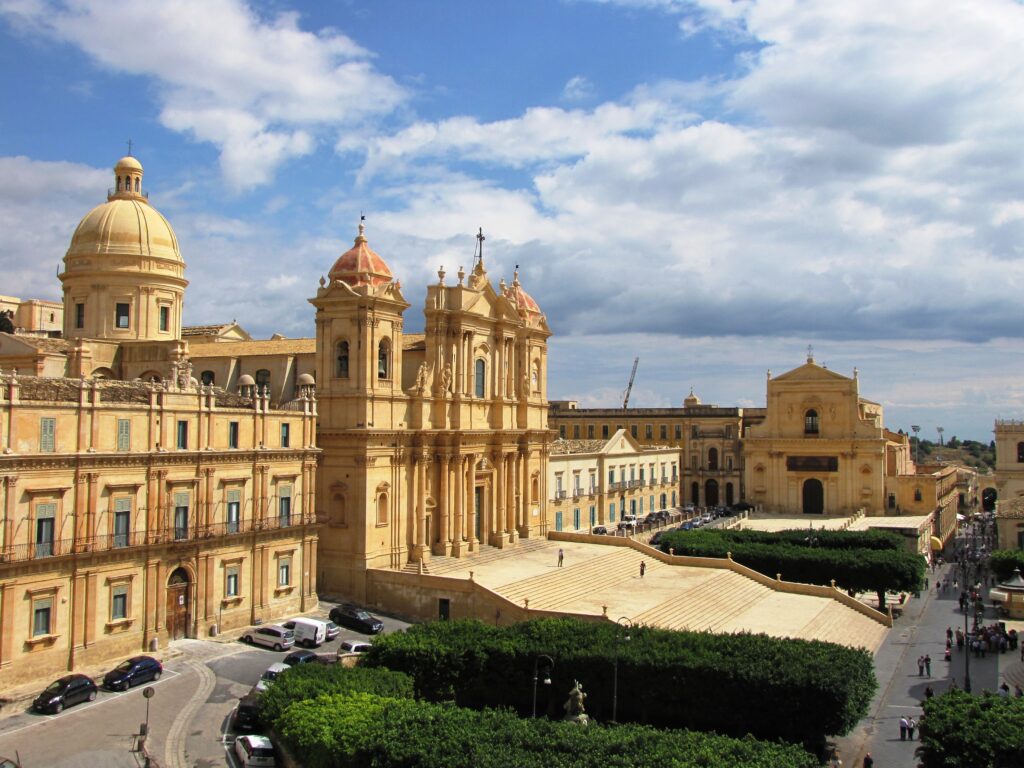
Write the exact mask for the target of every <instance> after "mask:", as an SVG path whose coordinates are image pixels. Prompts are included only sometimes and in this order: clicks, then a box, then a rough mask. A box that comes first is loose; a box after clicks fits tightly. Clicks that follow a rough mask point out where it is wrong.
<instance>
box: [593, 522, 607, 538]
mask: <svg viewBox="0 0 1024 768" xmlns="http://www.w3.org/2000/svg"><path fill="white" fill-rule="evenodd" d="M591 533H592V534H594V535H595V536H607V535H608V529H607V528H606V527H605V526H603V525H595V526H594V530H592V531H591Z"/></svg>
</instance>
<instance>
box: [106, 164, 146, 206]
mask: <svg viewBox="0 0 1024 768" xmlns="http://www.w3.org/2000/svg"><path fill="white" fill-rule="evenodd" d="M132 197H138V198H143V199H146V198H148V197H149V195H147V194H146V193H145V192H143V191H142V163H140V162H139V161H138V160H136V159H135V158H134V157H132V156H131V155H130V154H128V155H125V156H124V157H122V158H121V159H120V160H118V161H117V164H116V165H115V166H114V186H113V187H112V188H111V189H110V191H109V192H108V193H107V200H115V199H123V198H132Z"/></svg>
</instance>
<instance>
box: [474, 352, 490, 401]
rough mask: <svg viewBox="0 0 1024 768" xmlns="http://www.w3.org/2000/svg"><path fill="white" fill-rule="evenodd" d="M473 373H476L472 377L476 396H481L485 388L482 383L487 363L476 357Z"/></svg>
mask: <svg viewBox="0 0 1024 768" xmlns="http://www.w3.org/2000/svg"><path fill="white" fill-rule="evenodd" d="M475 374H476V375H475V377H474V382H475V392H476V396H477V397H483V396H484V391H485V389H486V387H485V386H484V385H485V384H486V379H487V363H485V362H484V361H483V360H480V359H478V360H477V361H476V370H475Z"/></svg>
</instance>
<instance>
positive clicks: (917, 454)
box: [910, 424, 921, 464]
mask: <svg viewBox="0 0 1024 768" xmlns="http://www.w3.org/2000/svg"><path fill="white" fill-rule="evenodd" d="M910 428H911V429H912V430H914V463H915V464H920V463H921V438H920V437H919V435H920V434H921V425H920V424H911V425H910Z"/></svg>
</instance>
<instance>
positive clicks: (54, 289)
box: [0, 0, 1024, 439]
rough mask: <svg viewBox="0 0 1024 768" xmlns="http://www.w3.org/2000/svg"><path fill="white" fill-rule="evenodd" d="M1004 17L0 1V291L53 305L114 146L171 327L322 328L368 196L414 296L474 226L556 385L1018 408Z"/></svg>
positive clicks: (607, 393)
mask: <svg viewBox="0 0 1024 768" xmlns="http://www.w3.org/2000/svg"><path fill="white" fill-rule="evenodd" d="M1021 50H1024V6H1022V5H1021V3H1019V2H1016V0H972V1H971V2H949V3H942V4H935V3H934V2H928V1H926V0H900V1H899V2H883V0H864V1H863V2H858V3H836V2H834V0H832V1H830V0H825V1H824V2H812V1H807V2H796V1H795V0H792V1H787V0H774V2H763V1H762V0H739V1H736V2H730V1H729V0H693V1H692V2H691V1H689V0H604V1H603V2H601V1H599V0H565V1H563V2H559V1H558V0H547V1H546V2H540V1H539V0H524V1H523V2H516V3H504V2H500V3H499V2H482V1H480V0H478V1H477V2H436V3H425V2H398V1H397V0H395V1H388V0H382V1H378V2H369V1H366V2H363V1H357V0H349V1H348V2H332V3H298V2H283V1H276V2H268V3H259V4H257V3H245V2H243V1H242V0H202V1H201V2H200V0H168V1H166V2H139V1H137V0H136V1H135V2H124V1H122V0H103V1H101V0H64V1H63V2H62V1H59V0H0V269H2V274H3V275H4V279H3V280H2V282H0V293H4V294H11V295H16V296H22V297H28V296H40V297H50V298H55V297H57V296H58V284H57V281H56V280H55V279H54V273H55V271H56V268H57V265H58V264H59V261H60V259H61V257H62V256H63V253H64V250H65V249H66V247H67V243H68V240H69V238H70V235H71V232H72V231H73V229H74V226H75V224H76V223H77V221H78V219H79V218H80V217H81V216H82V215H83V214H84V213H85V212H86V211H88V210H89V208H91V207H92V206H93V205H95V204H97V203H98V202H101V201H102V200H103V199H104V197H103V195H104V192H105V190H106V187H107V186H109V184H110V175H111V174H110V168H111V166H112V165H113V163H114V162H115V161H116V159H117V158H118V157H120V156H121V155H122V154H123V153H124V151H125V149H126V145H125V142H126V141H127V139H128V138H131V139H132V140H133V142H134V148H135V151H134V153H135V154H136V156H137V157H139V159H140V160H141V161H142V163H143V164H144V166H145V169H146V178H145V183H146V185H147V186H148V189H149V191H150V194H151V201H152V203H153V204H154V205H155V206H156V207H157V208H159V209H160V210H161V211H162V212H163V213H164V214H165V215H166V216H167V217H168V218H169V219H170V221H171V222H172V224H173V225H174V227H175V229H176V231H177V233H178V236H179V239H180V242H181V247H182V252H183V255H184V257H185V260H186V263H187V264H188V273H187V276H188V278H189V279H190V281H191V285H190V287H189V289H188V293H187V296H186V318H185V319H186V322H189V323H204V322H216V321H221V320H230V319H233V318H234V319H237V320H238V321H239V322H241V323H242V324H243V325H244V326H245V327H246V328H248V329H249V330H250V331H251V332H253V333H254V334H257V335H261V336H265V335H269V334H270V333H273V332H282V333H284V334H286V335H289V336H301V335H310V334H311V333H312V330H313V326H312V312H311V307H310V306H309V305H308V304H307V302H306V298H307V297H308V296H310V295H312V294H313V293H314V292H315V288H316V284H317V281H318V279H319V277H320V275H322V274H324V273H325V272H326V271H327V270H328V269H329V267H330V265H331V263H332V262H333V261H334V259H335V258H336V257H337V255H338V254H340V253H341V252H343V251H344V250H346V248H347V247H348V245H349V243H350V242H351V239H352V237H353V235H354V230H355V225H356V223H357V221H358V217H359V214H360V212H365V213H366V215H367V222H368V235H369V236H370V241H371V244H372V245H373V246H374V247H375V248H376V250H377V251H378V252H379V253H381V254H382V255H383V256H384V257H385V258H386V259H387V261H388V262H389V264H390V265H391V267H392V270H393V272H394V273H395V275H396V276H397V277H398V278H400V279H401V280H402V283H403V288H404V290H405V292H406V295H407V296H410V298H411V300H412V301H413V305H414V306H413V309H411V310H410V311H409V313H408V317H407V328H410V329H415V328H416V327H417V326H418V325H419V324H420V322H421V314H420V311H419V308H420V306H421V305H422V298H423V293H424V286H425V284H426V282H427V281H429V280H431V279H436V278H435V277H434V274H435V272H436V270H437V269H438V267H440V266H442V265H443V266H445V267H446V268H447V269H449V270H450V271H455V270H456V269H457V268H458V266H459V265H465V264H469V263H470V260H471V257H472V253H473V245H474V241H473V234H474V233H475V232H476V229H477V227H481V226H482V227H483V228H484V231H485V233H486V234H487V236H488V240H487V249H488V250H487V264H488V268H489V270H490V273H491V276H492V278H493V279H494V280H495V282H496V281H497V279H498V278H499V277H501V276H505V277H506V278H509V277H511V273H512V270H513V269H514V265H515V264H519V265H520V272H521V277H522V280H523V282H524V285H525V286H526V288H527V289H528V290H529V291H530V292H531V293H532V294H533V295H534V297H535V298H536V299H537V300H538V302H539V303H540V305H541V307H542V309H543V310H544V311H545V312H546V313H547V315H548V320H549V322H550V324H551V326H552V327H553V329H554V330H555V333H556V335H555V337H554V338H553V339H552V342H551V346H552V352H551V356H550V361H551V365H550V380H549V389H550V394H551V396H552V397H556V398H575V399H579V400H581V401H583V403H584V404H586V405H594V406H598V405H613V404H615V403H616V402H617V401H618V400H619V399H620V398H621V393H622V390H623V389H624V388H625V384H626V380H627V378H628V375H629V369H630V366H631V364H632V359H633V357H634V356H636V355H639V356H640V358H641V361H640V368H639V371H638V374H637V383H636V386H635V389H634V394H633V397H632V400H631V402H632V403H634V404H636V405H638V406H640V405H649V406H667V405H678V404H680V402H681V400H682V398H683V397H684V396H685V395H686V393H687V392H688V391H689V388H690V387H691V386H693V387H694V388H695V390H696V391H697V392H698V394H700V395H701V396H702V397H703V398H704V400H705V401H706V402H713V403H718V404H722V405H732V404H740V405H748V406H754V405H762V404H763V402H764V392H765V389H764V387H765V383H764V382H765V370H766V369H768V368H771V369H772V370H774V371H775V372H776V373H779V372H782V371H784V370H788V369H789V368H791V367H794V366H796V365H798V364H799V363H800V362H802V359H803V357H804V354H805V353H804V350H805V348H806V345H807V344H808V343H813V344H814V346H815V349H816V357H817V359H818V360H819V361H821V362H824V363H826V364H828V365H829V367H831V368H833V369H835V370H838V371H841V372H845V373H848V374H849V373H851V372H852V369H853V368H854V367H855V366H856V367H858V368H859V371H860V381H861V388H862V394H863V395H865V396H866V397H869V398H871V399H874V400H877V401H879V402H881V403H882V404H883V405H884V406H885V407H886V421H887V424H888V425H889V426H891V427H892V428H894V429H895V428H901V427H902V428H904V429H906V428H908V427H909V425H910V423H911V422H913V423H919V424H921V425H922V427H923V430H922V433H923V434H924V435H929V434H930V435H931V436H932V437H935V436H936V435H935V434H934V433H935V427H936V426H944V427H945V430H946V431H945V434H946V436H947V437H948V436H950V435H952V434H956V435H958V436H960V437H974V438H978V439H988V438H989V436H990V432H991V426H992V421H993V419H994V418H996V417H1003V418H1007V417H1021V416H1024V385H1022V384H1021V382H1020V378H1021V377H1020V372H1021V370H1022V367H1024V343H1022V342H1021V338H1020V334H1021V328H1022V321H1024V311H1022V303H1021V301H1020V296H1021V290H1020V289H1021V282H1022V273H1024V265H1022V256H1024V247H1022V242H1024V153H1022V152H1021V147H1020V136H1022V135H1024V58H1022V57H1021V56H1020V51H1021Z"/></svg>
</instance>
